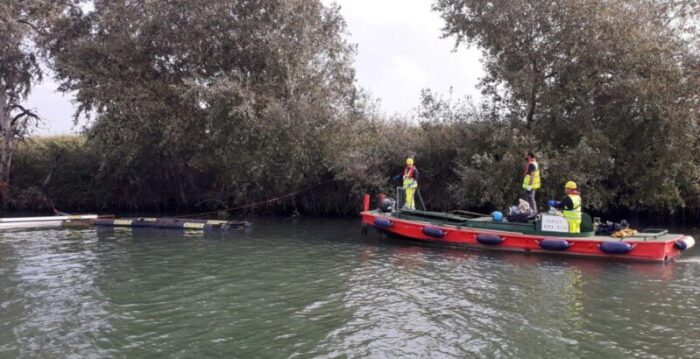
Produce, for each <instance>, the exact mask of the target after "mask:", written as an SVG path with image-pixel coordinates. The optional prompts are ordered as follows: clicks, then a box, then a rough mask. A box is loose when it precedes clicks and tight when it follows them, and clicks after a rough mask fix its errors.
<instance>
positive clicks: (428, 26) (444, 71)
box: [27, 0, 483, 135]
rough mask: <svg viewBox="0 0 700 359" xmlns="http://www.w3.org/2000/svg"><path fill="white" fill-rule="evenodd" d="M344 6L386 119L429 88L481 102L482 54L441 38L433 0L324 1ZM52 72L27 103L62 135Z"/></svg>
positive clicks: (60, 102) (363, 80) (362, 76)
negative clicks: (479, 86)
mask: <svg viewBox="0 0 700 359" xmlns="http://www.w3.org/2000/svg"><path fill="white" fill-rule="evenodd" d="M322 1H323V3H324V4H327V5H328V4H331V3H332V2H335V3H337V4H338V5H340V7H341V8H340V13H341V15H342V16H343V17H344V18H345V20H346V22H347V25H348V29H347V30H348V40H349V42H351V43H354V44H357V54H356V58H355V69H356V73H357V84H358V86H360V87H362V88H363V89H365V90H366V91H368V92H369V93H370V94H371V95H372V96H373V97H375V98H377V99H379V101H380V108H381V110H382V111H383V112H384V113H385V114H387V115H397V114H398V115H402V114H407V113H410V112H411V111H412V110H414V109H415V108H416V106H417V105H418V103H419V98H420V91H421V89H423V88H429V89H431V90H433V91H435V92H437V93H441V94H447V93H448V92H449V90H450V88H452V91H453V94H452V96H453V97H462V96H471V97H473V98H474V99H475V100H478V99H479V98H480V92H479V91H478V89H477V88H476V84H477V82H478V81H479V78H480V77H481V76H482V75H483V69H482V66H481V63H480V52H479V51H478V50H477V49H474V48H467V47H466V46H465V45H460V47H459V48H458V49H457V51H454V50H455V47H454V39H452V38H448V39H441V38H440V35H441V30H440V29H441V28H442V26H443V21H442V19H440V16H439V15H438V14H437V13H435V12H432V11H431V9H430V6H431V3H432V0H335V1H333V0H322ZM57 86H58V85H57V84H56V83H54V82H53V81H52V79H51V74H47V76H45V80H44V82H42V83H41V84H38V85H35V86H34V89H33V91H32V93H31V95H30V96H29V99H28V101H27V105H28V106H29V107H31V108H34V109H35V110H36V111H37V112H38V113H39V115H40V116H41V117H42V118H43V119H44V121H43V123H42V124H40V127H39V128H37V129H36V130H35V131H34V133H35V134H37V135H60V134H67V133H71V132H76V131H78V130H80V125H78V126H74V124H73V118H72V115H73V113H74V112H75V105H74V104H73V101H72V100H73V97H72V96H71V95H64V94H61V93H58V92H56V88H57Z"/></svg>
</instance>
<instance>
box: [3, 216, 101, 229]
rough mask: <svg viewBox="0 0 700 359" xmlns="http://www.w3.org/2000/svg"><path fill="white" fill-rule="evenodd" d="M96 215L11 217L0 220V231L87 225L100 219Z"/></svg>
mask: <svg viewBox="0 0 700 359" xmlns="http://www.w3.org/2000/svg"><path fill="white" fill-rule="evenodd" d="M100 217H101V216H98V215H96V214H83V215H69V216H48V217H13V218H0V229H18V228H27V229H33V228H49V227H61V226H78V225H83V224H89V221H91V220H95V219H97V218H100Z"/></svg>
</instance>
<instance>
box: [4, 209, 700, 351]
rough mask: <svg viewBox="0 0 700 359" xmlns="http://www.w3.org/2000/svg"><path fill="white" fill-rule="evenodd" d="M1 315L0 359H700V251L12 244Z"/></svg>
mask: <svg viewBox="0 0 700 359" xmlns="http://www.w3.org/2000/svg"><path fill="white" fill-rule="evenodd" d="M695 235H696V238H698V237H700V236H699V235H698V233H695ZM0 314H1V316H0V358H112V357H114V358H123V357H129V358H208V357H221V358H308V357H320V358H335V357H341V358H342V357H351V358H356V357H372V358H376V357H379V358H450V357H454V358H465V357H466V358H471V357H478V358H491V357H512V358H578V357H592V358H622V357H640V358H655V357H660V358H670V357H688V358H692V357H695V358H697V357H698V356H699V355H700V250H698V248H697V247H696V248H693V249H692V250H691V251H689V252H688V253H685V255H684V256H683V257H681V259H680V260H678V261H676V262H672V263H667V264H659V263H618V262H611V261H604V260H595V259H572V258H563V257H555V256H543V255H528V254H519V253H512V254H506V253H495V252H485V251H476V250H459V249H450V248H436V247H428V246H421V245H416V244H413V243H404V242H402V241H400V240H395V239H386V238H380V237H379V236H378V234H377V233H376V232H374V231H370V233H369V235H368V236H366V237H365V236H362V235H361V234H360V224H359V220H329V219H313V220H312V219H309V220H302V221H298V222H292V221H286V220H279V219H277V220H273V219H261V220H255V224H254V227H253V229H252V230H250V231H248V232H245V233H243V232H236V233H207V234H202V233H197V232H193V233H188V232H184V233H183V232H180V231H175V230H165V231H163V230H153V229H140V230H129V229H126V230H112V229H95V228H87V229H54V230H43V231H38V230H29V231H18V230H17V231H5V232H2V233H0Z"/></svg>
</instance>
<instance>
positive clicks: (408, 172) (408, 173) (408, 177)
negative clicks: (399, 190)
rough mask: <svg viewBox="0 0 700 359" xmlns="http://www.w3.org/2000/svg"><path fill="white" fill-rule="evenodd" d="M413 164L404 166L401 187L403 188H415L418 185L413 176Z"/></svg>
mask: <svg viewBox="0 0 700 359" xmlns="http://www.w3.org/2000/svg"><path fill="white" fill-rule="evenodd" d="M415 168H416V167H415V166H406V168H404V170H403V187H404V188H415V187H417V186H418V182H416V180H415V179H414V178H413V172H415Z"/></svg>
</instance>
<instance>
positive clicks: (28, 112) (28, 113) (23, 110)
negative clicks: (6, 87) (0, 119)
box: [10, 104, 39, 126]
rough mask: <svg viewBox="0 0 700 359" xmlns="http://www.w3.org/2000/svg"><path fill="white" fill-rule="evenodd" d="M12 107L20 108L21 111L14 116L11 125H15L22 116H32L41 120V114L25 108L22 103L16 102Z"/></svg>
mask: <svg viewBox="0 0 700 359" xmlns="http://www.w3.org/2000/svg"><path fill="white" fill-rule="evenodd" d="M10 108H11V109H19V110H20V111H21V112H20V113H19V114H17V115H15V116H14V117H13V118H12V121H11V122H10V123H11V126H14V125H15V123H16V122H17V121H18V120H19V119H20V118H22V117H30V118H33V119H35V120H39V116H38V115H37V114H36V113H34V112H33V111H32V110H28V109H26V108H24V107H23V106H22V105H18V104H14V105H11V106H10Z"/></svg>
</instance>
